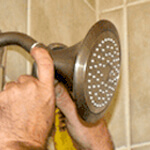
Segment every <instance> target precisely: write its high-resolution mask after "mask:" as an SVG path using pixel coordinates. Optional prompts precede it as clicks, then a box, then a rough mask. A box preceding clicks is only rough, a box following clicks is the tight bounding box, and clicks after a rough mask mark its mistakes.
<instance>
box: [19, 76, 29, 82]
mask: <svg viewBox="0 0 150 150" xmlns="http://www.w3.org/2000/svg"><path fill="white" fill-rule="evenodd" d="M27 77H28V76H27V75H21V76H20V77H19V78H18V81H22V80H24V79H26V78H27Z"/></svg>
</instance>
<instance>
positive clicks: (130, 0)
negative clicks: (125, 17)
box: [127, 0, 143, 3]
mask: <svg viewBox="0 0 150 150" xmlns="http://www.w3.org/2000/svg"><path fill="white" fill-rule="evenodd" d="M140 1H143V0H127V3H132V2H140Z"/></svg>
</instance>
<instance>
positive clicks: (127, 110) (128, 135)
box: [123, 0, 131, 150]
mask: <svg viewBox="0 0 150 150" xmlns="http://www.w3.org/2000/svg"><path fill="white" fill-rule="evenodd" d="M126 4H127V0H124V8H123V12H124V14H123V20H124V49H125V51H126V53H124V54H125V55H124V58H125V62H126V63H125V66H124V67H125V68H124V70H127V72H126V73H125V79H126V86H127V87H126V89H127V90H126V96H127V98H126V103H125V117H126V141H127V149H128V150H131V131H130V127H131V126H130V89H129V88H130V85H129V82H130V81H129V47H128V18H127V5H126Z"/></svg>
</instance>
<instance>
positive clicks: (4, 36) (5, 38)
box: [0, 32, 81, 89]
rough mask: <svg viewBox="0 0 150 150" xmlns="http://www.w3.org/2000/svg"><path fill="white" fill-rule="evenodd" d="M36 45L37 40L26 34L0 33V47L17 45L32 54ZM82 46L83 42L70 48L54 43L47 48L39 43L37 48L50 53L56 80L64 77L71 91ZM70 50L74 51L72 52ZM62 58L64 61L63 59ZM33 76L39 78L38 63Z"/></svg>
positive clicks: (33, 69)
mask: <svg viewBox="0 0 150 150" xmlns="http://www.w3.org/2000/svg"><path fill="white" fill-rule="evenodd" d="M35 43H37V41H36V40H35V39H33V38H32V37H30V36H28V35H26V34H24V33H20V32H4V33H0V47H3V46H9V45H17V46H20V47H22V48H24V49H25V50H26V51H27V52H29V53H30V51H31V49H32V47H33V45H34V44H35ZM80 44H81V42H79V43H77V44H75V45H73V46H71V47H69V48H68V47H67V46H66V45H64V44H61V43H52V44H49V45H48V46H45V45H44V44H42V43H39V44H38V45H37V47H42V48H45V49H46V50H47V51H48V52H49V54H50V55H51V57H52V59H53V60H54V66H55V78H56V79H58V80H59V81H62V76H63V77H64V78H65V80H66V81H67V82H68V87H69V89H72V86H71V85H72V83H73V69H74V63H75V59H76V57H74V56H75V55H77V53H78V50H79V49H78V47H79V46H80ZM70 49H71V50H72V51H70ZM64 54H67V55H64ZM62 56H63V58H64V59H62ZM70 58H71V59H70ZM64 60H65V61H64ZM70 60H71V61H70ZM62 64H63V66H62ZM58 70H59V71H58ZM62 72H63V73H62ZM59 74H62V76H59ZM32 76H34V77H37V67H36V63H34V64H33V68H32ZM62 82H63V81H62Z"/></svg>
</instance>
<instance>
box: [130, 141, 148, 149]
mask: <svg viewBox="0 0 150 150" xmlns="http://www.w3.org/2000/svg"><path fill="white" fill-rule="evenodd" d="M143 146H150V142H144V143H139V144H134V145H132V146H131V147H132V148H138V147H143Z"/></svg>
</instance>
